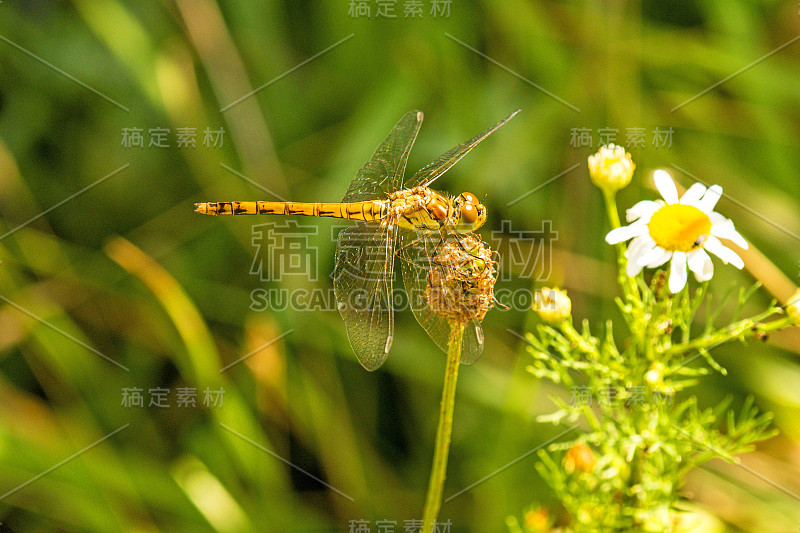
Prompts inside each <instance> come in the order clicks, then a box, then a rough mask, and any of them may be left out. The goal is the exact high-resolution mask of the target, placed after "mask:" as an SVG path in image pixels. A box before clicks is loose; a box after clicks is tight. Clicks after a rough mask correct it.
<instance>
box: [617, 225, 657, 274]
mask: <svg viewBox="0 0 800 533" xmlns="http://www.w3.org/2000/svg"><path fill="white" fill-rule="evenodd" d="M655 246H656V242H655V241H654V240H653V239H652V238H651V237H650V235H642V236H641V237H636V238H635V239H633V240H632V241H631V243H630V244H629V245H628V249H627V250H626V251H625V257H627V258H628V267H627V268H626V269H625V273H626V274H628V276H630V277H633V276H635V275H636V274H638V273H639V272H641V271H642V265H641V264H639V258H640V257H642V256H643V255H646V254H648V253H649V252H650V251H651V250H652V249H653V248H655Z"/></svg>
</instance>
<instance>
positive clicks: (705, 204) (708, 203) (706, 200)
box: [697, 185, 722, 213]
mask: <svg viewBox="0 0 800 533" xmlns="http://www.w3.org/2000/svg"><path fill="white" fill-rule="evenodd" d="M720 196H722V187H720V186H719V185H712V186H711V187H709V188H708V190H707V191H706V193H705V194H704V195H703V199H702V200H700V201H699V202H698V203H697V208H698V209H700V211H702V212H704V213H710V212H712V211H713V210H714V206H715V205H717V202H718V201H719V198H720Z"/></svg>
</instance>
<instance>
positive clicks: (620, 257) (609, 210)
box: [603, 189, 638, 302]
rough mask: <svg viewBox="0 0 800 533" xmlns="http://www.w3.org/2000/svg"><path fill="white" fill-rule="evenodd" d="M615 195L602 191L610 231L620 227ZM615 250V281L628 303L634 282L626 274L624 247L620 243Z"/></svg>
mask: <svg viewBox="0 0 800 533" xmlns="http://www.w3.org/2000/svg"><path fill="white" fill-rule="evenodd" d="M616 194H617V193H616V192H615V191H609V190H607V189H603V203H604V204H605V206H606V215H607V216H608V222H609V224H611V229H617V228H619V227H621V225H622V224H621V223H620V220H619V212H618V211H617V197H616ZM615 248H616V249H617V265H618V272H619V274H618V275H617V281H618V282H619V285H620V287H621V288H622V292H623V293H624V294H625V296H626V297H627V298H626V300H628V301H629V302H630V301H631V300H632V297H633V296H634V294H635V291H636V282H635V281H633V278H631V277H628V275H627V274H626V267H627V265H628V261H627V259H626V258H625V249H626V245H625V244H624V243H621V242H620V243H617V244H616V246H615ZM637 300H638V297H637Z"/></svg>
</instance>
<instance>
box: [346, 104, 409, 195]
mask: <svg viewBox="0 0 800 533" xmlns="http://www.w3.org/2000/svg"><path fill="white" fill-rule="evenodd" d="M421 125H422V111H409V112H408V113H406V114H405V115H403V118H401V119H400V121H399V122H398V123H397V124H395V126H394V128H392V131H391V132H389V136H388V137H386V139H385V140H384V141H383V142H382V143H381V145H380V146H378V148H377V149H376V150H375V153H373V154H372V157H371V158H370V159H369V161H367V162H366V163H365V164H364V166H363V167H361V169H360V170H359V171H358V173H357V174H356V177H355V178H353V181H352V182H350V187H348V189H347V193H346V194H345V195H344V199H343V200H342V201H343V202H362V201H364V200H375V199H381V198H384V197H385V196H386V194H387V193H390V192H394V191H397V190H399V189H400V188H401V186H402V183H403V174H404V173H405V170H406V163H407V162H408V153H409V152H410V151H411V147H412V146H413V145H414V141H415V140H416V138H417V133H419V128H420V126H421Z"/></svg>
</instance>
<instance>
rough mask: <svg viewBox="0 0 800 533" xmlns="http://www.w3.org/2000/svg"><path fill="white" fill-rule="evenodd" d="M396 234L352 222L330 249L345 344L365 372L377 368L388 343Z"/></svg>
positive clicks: (391, 328)
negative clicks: (349, 346) (334, 254)
mask: <svg viewBox="0 0 800 533" xmlns="http://www.w3.org/2000/svg"><path fill="white" fill-rule="evenodd" d="M396 234H397V227H396V226H384V225H379V224H365V223H357V224H355V225H353V226H350V227H347V228H345V229H343V230H342V231H341V232H340V233H339V238H338V242H337V246H336V268H335V271H334V278H333V288H334V292H335V294H336V302H337V305H338V307H339V313H340V314H341V315H342V319H343V320H344V323H345V326H346V328H347V337H348V339H349V340H350V345H351V346H352V347H353V351H354V352H355V353H356V356H357V357H358V360H359V362H360V363H361V364H362V365H363V366H364V368H366V369H367V370H375V369H376V368H378V367H379V366H381V365H382V364H383V362H384V361H385V360H386V357H387V355H388V353H389V349H390V348H391V346H392V341H393V339H394V307H393V300H392V294H393V292H392V285H393V283H392V282H393V277H394V250H395V239H396Z"/></svg>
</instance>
